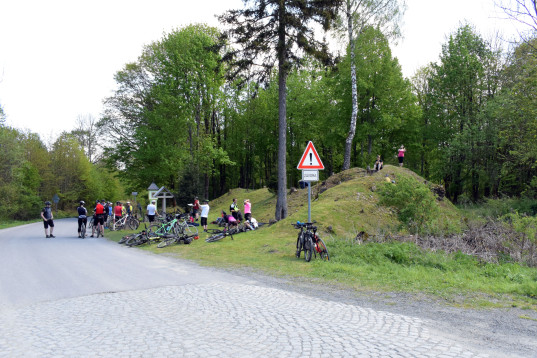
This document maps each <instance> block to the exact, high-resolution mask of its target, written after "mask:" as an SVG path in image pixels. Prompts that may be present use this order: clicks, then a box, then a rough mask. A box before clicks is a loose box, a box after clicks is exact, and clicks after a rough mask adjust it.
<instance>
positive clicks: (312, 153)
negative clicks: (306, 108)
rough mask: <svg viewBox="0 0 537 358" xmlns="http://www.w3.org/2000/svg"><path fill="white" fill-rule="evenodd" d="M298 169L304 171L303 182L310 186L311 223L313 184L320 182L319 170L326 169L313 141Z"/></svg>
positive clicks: (309, 208) (309, 212)
mask: <svg viewBox="0 0 537 358" xmlns="http://www.w3.org/2000/svg"><path fill="white" fill-rule="evenodd" d="M297 169H299V170H302V181H305V182H307V184H308V222H311V182H312V181H319V170H323V169H324V165H323V162H322V161H321V158H320V157H319V154H317V150H315V147H314V146H313V142H312V141H310V142H308V145H307V146H306V150H305V151H304V154H302V158H300V161H299V162H298V165H297Z"/></svg>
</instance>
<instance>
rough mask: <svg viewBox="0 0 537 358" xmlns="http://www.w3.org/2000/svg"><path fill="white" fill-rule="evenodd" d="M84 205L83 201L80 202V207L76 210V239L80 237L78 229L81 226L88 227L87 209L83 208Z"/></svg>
mask: <svg viewBox="0 0 537 358" xmlns="http://www.w3.org/2000/svg"><path fill="white" fill-rule="evenodd" d="M85 204H86V203H85V202H84V200H80V205H79V206H78V208H76V210H77V212H78V237H81V236H80V227H81V226H82V224H84V225H86V226H88V209H86V208H85V207H84V205H85Z"/></svg>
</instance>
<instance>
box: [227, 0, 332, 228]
mask: <svg viewBox="0 0 537 358" xmlns="http://www.w3.org/2000/svg"><path fill="white" fill-rule="evenodd" d="M244 3H245V5H248V4H249V5H250V6H249V7H246V8H245V9H241V10H230V11H228V12H226V13H225V14H224V15H222V16H220V17H219V19H220V21H221V22H223V23H224V24H226V25H230V26H231V28H230V29H229V30H228V31H227V34H226V35H227V38H228V39H231V40H233V41H234V43H235V44H237V45H238V46H239V48H237V49H232V50H231V51H229V53H228V54H227V55H225V58H224V59H225V60H227V61H228V63H230V64H231V72H230V73H231V77H236V76H238V75H239V74H242V75H243V76H246V77H251V76H258V77H259V78H260V80H261V81H263V80H265V79H267V78H270V73H271V70H272V68H273V66H274V64H276V63H277V64H278V89H279V94H278V98H279V100H278V196H277V201H276V214H275V218H276V220H280V219H284V218H285V217H287V158H286V155H287V101H286V94H287V93H286V89H287V83H286V82H287V76H288V75H289V73H290V71H291V69H292V67H293V66H300V64H301V63H302V56H301V55H302V54H308V55H311V56H313V57H315V58H318V59H321V60H323V61H324V62H325V63H328V62H329V57H328V56H327V55H328V53H329V52H328V48H327V45H326V44H323V43H321V42H320V41H318V40H317V39H316V36H315V30H314V28H313V27H309V25H310V23H312V22H316V23H319V24H321V25H322V27H323V29H324V30H328V29H329V27H330V25H331V21H332V20H333V19H334V18H335V15H336V9H337V7H338V6H339V5H340V4H341V0H316V1H314V0H309V1H308V0H255V1H244ZM258 61H260V62H258Z"/></svg>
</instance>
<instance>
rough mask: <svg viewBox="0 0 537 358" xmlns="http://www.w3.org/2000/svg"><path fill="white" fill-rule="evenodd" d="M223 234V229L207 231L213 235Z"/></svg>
mask: <svg viewBox="0 0 537 358" xmlns="http://www.w3.org/2000/svg"><path fill="white" fill-rule="evenodd" d="M223 232H224V230H221V229H207V233H208V234H213V235H215V234H221V233H223Z"/></svg>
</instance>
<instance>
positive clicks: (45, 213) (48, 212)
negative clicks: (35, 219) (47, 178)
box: [41, 201, 56, 239]
mask: <svg viewBox="0 0 537 358" xmlns="http://www.w3.org/2000/svg"><path fill="white" fill-rule="evenodd" d="M51 205H52V204H51V202H50V201H45V207H44V208H43V210H41V218H42V219H43V226H44V227H45V237H46V238H47V239H48V238H50V237H56V236H54V235H52V231H53V229H54V215H52V208H51ZM49 227H50V234H49Z"/></svg>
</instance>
